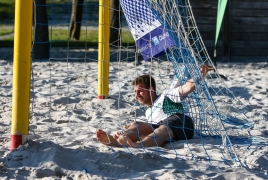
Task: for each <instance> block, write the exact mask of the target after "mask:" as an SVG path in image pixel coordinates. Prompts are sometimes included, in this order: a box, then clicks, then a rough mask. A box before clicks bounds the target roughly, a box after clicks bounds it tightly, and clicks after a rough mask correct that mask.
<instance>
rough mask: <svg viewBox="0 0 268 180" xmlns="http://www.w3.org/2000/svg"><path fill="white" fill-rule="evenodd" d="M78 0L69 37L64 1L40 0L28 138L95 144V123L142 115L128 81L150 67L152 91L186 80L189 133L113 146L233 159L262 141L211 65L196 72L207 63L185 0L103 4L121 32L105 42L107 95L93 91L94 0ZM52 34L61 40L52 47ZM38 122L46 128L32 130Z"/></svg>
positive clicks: (106, 126) (110, 126) (111, 128)
mask: <svg viewBox="0 0 268 180" xmlns="http://www.w3.org/2000/svg"><path fill="white" fill-rule="evenodd" d="M77 5H78V4H77ZM82 5H83V18H82V20H81V22H76V23H80V24H81V32H80V40H78V41H77V40H76V41H74V40H71V39H70V38H69V32H70V28H69V23H70V17H71V10H70V9H71V6H72V4H71V3H70V2H69V1H68V2H67V1H66V3H65V4H56V3H54V2H53V1H50V2H47V11H48V17H49V18H48V29H49V34H50V36H49V37H50V39H49V44H50V55H49V60H48V61H40V60H35V59H34V60H33V65H32V69H33V76H32V77H33V78H32V86H31V95H32V96H31V107H32V112H31V120H30V126H29V129H30V133H31V134H32V135H33V137H34V138H36V139H37V140H39V141H47V140H52V141H53V142H55V143H58V144H60V145H64V146H68V145H70V144H72V145H73V144H76V145H77V147H87V146H88V147H94V148H96V150H100V149H102V148H103V147H104V146H103V145H102V144H101V143H100V142H98V141H97V139H96V136H95V133H96V130H97V129H103V130H104V131H106V132H107V133H109V134H113V133H115V132H117V131H124V126H125V125H127V124H129V123H132V122H136V121H144V122H146V117H145V111H146V108H147V107H145V106H141V105H139V103H138V102H137V101H136V99H135V95H134V92H133V86H131V82H132V81H133V80H134V79H135V77H137V76H139V75H143V74H150V75H151V76H153V77H154V78H155V80H156V83H157V85H156V86H157V88H156V91H157V94H161V93H162V92H163V91H164V90H166V89H169V88H174V87H176V86H181V85H183V84H185V83H186V82H187V81H188V80H189V79H193V80H194V82H195V85H196V90H195V91H194V92H192V93H191V94H189V95H188V97H187V98H185V99H183V101H182V102H181V103H182V106H183V110H181V111H180V112H181V113H184V114H187V115H189V116H190V117H191V118H192V119H193V120H194V125H195V128H194V131H195V135H194V138H193V139H186V140H183V141H169V142H167V143H165V144H164V146H162V147H158V146H156V147H150V148H141V149H133V148H130V147H129V146H126V147H123V148H120V150H125V151H127V152H130V153H134V154H135V153H140V152H146V153H147V154H154V153H156V154H160V155H161V156H164V157H168V158H170V157H175V158H178V159H194V160H206V161H208V162H212V161H214V160H217V161H224V162H228V163H230V164H233V163H236V164H239V165H241V164H243V162H242V161H241V160H240V157H242V156H243V154H242V153H243V152H244V151H247V150H252V149H254V148H258V147H261V146H263V145H264V142H263V140H262V139H261V137H258V136H254V137H253V136H251V134H250V133H249V132H250V131H252V130H254V120H253V119H250V118H248V116H250V113H251V112H250V111H249V110H248V109H247V108H246V106H245V105H243V104H242V103H241V102H240V101H239V100H238V99H237V98H235V97H234V95H233V94H232V92H231V91H230V90H229V89H228V87H227V86H226V85H225V83H224V80H223V79H221V77H220V76H219V74H218V73H217V69H216V68H215V67H214V68H215V73H211V74H208V75H207V76H206V77H203V76H202V74H201V72H200V67H201V66H202V65H204V64H207V65H210V66H214V65H213V63H212V61H211V59H210V57H209V55H208V53H207V51H206V48H205V46H204V43H203V41H202V38H201V36H200V34H199V31H198V27H197V25H196V23H195V20H194V15H193V12H192V10H191V5H190V2H189V1H188V0H120V5H119V6H118V7H116V8H115V9H114V8H110V11H116V12H118V13H119V17H118V22H119V27H118V29H116V27H113V28H111V31H112V30H117V31H118V32H121V33H119V35H118V41H119V42H120V43H119V45H114V44H113V45H111V46H110V47H111V49H110V52H109V53H110V60H109V65H110V67H109V96H108V97H107V98H106V99H102V100H100V99H97V96H98V94H97V88H98V87H97V85H98V80H99V79H98V62H99V59H98V51H99V50H98V49H97V47H94V46H91V44H92V42H90V41H92V39H93V38H92V37H93V36H94V34H96V32H98V31H97V30H98V26H99V22H98V9H99V8H100V6H99V4H98V3H97V2H92V1H86V0H85V2H84V3H83V4H82ZM36 6H38V4H36ZM36 23H38V22H36ZM59 32H60V33H59ZM58 34H61V37H62V38H61V39H60V40H59V39H57V38H58ZM59 42H61V43H62V44H64V45H65V46H62V45H61V47H58V44H59ZM134 42H135V43H134ZM38 43H42V42H35V44H38ZM79 43H80V44H79ZM77 44H79V46H78V45H77ZM81 44H83V46H81ZM104 61H108V60H107V59H104ZM36 126H38V127H40V126H41V127H42V128H38V129H37V128H36ZM40 129H42V134H45V135H46V136H44V137H40V136H39V135H38V134H40V133H41V132H38V131H40ZM44 132H47V133H44ZM211 147H212V148H211ZM111 149H112V150H116V151H117V150H119V149H118V148H112V147H111ZM197 152H198V156H196V153H197ZM213 153H219V154H221V157H218V156H213Z"/></svg>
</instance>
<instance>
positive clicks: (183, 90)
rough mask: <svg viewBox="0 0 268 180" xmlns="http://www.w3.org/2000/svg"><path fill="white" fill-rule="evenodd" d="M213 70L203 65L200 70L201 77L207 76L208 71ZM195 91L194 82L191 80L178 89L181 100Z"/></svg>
mask: <svg viewBox="0 0 268 180" xmlns="http://www.w3.org/2000/svg"><path fill="white" fill-rule="evenodd" d="M212 70H214V68H213V67H212V66H209V65H203V66H202V67H201V69H200V71H201V74H202V76H205V75H207V73H208V72H209V71H212ZM194 90H195V82H194V80H193V79H190V80H188V81H187V82H186V83H185V84H184V85H182V86H181V87H180V88H179V95H180V96H181V97H182V99H183V98H185V97H187V96H188V94H190V93H191V92H193V91H194Z"/></svg>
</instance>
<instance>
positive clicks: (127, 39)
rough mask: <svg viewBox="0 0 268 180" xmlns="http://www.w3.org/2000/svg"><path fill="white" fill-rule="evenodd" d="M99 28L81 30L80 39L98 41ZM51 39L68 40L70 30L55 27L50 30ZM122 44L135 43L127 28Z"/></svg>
mask: <svg viewBox="0 0 268 180" xmlns="http://www.w3.org/2000/svg"><path fill="white" fill-rule="evenodd" d="M98 35H99V32H98V30H95V29H94V30H87V31H86V30H81V32H80V39H79V41H87V42H90V43H98ZM50 40H52V41H62V40H66V41H67V40H68V30H62V29H55V30H52V31H50ZM121 41H122V44H127V43H129V44H134V43H135V42H134V39H133V37H132V35H131V33H130V32H129V31H127V30H123V31H122V38H121Z"/></svg>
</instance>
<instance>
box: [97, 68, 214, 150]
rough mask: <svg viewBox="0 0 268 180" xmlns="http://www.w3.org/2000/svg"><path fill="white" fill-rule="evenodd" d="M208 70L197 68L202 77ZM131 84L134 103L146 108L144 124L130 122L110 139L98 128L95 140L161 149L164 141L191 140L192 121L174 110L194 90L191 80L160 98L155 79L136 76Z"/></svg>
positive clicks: (166, 92) (192, 132) (109, 143)
mask: <svg viewBox="0 0 268 180" xmlns="http://www.w3.org/2000/svg"><path fill="white" fill-rule="evenodd" d="M211 70H213V67H212V66H208V65H204V66H202V67H201V74H202V75H203V76H205V75H206V74H207V73H208V72H209V71H211ZM132 85H133V86H134V91H135V97H136V99H137V101H138V102H139V103H140V104H141V105H146V106H147V107H148V109H147V110H146V113H145V115H146V118H147V122H139V121H136V122H133V123H131V124H129V125H126V126H125V129H124V131H119V132H117V133H116V134H114V135H113V136H112V135H109V134H107V133H106V132H105V131H103V130H101V129H98V130H97V132H96V137H97V139H98V141H100V142H101V143H102V144H104V145H107V146H116V147H122V146H127V145H128V146H131V147H134V148H142V147H152V146H162V145H163V144H164V142H166V141H171V140H172V141H178V140H185V139H191V138H192V137H193V135H194V124H193V120H192V119H191V118H190V117H189V116H187V115H185V114H183V113H179V112H178V109H180V108H182V105H181V104H180V102H181V99H183V98H185V97H187V96H188V94H189V93H191V92H193V91H194V90H195V83H194V80H193V79H190V80H189V81H187V82H186V83H185V84H184V85H182V86H181V87H177V88H174V89H168V90H165V91H164V92H163V93H162V94H161V95H160V96H158V95H157V94H156V84H155V80H154V79H153V77H151V76H150V75H142V76H139V77H137V78H136V79H135V80H134V81H133V82H132ZM172 107H173V108H172ZM174 108H175V109H176V110H175V109H174ZM174 110H175V111H174Z"/></svg>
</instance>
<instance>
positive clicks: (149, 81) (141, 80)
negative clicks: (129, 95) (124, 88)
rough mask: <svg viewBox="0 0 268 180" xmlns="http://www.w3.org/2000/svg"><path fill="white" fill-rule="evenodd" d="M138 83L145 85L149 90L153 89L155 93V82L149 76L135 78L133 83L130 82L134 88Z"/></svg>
mask: <svg viewBox="0 0 268 180" xmlns="http://www.w3.org/2000/svg"><path fill="white" fill-rule="evenodd" d="M139 83H143V84H145V87H146V88H148V89H149V88H150V87H153V88H154V91H156V85H155V80H154V78H153V77H152V76H150V75H149V74H145V75H142V76H139V77H136V78H135V79H134V80H133V81H132V86H136V85H137V84H139Z"/></svg>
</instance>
